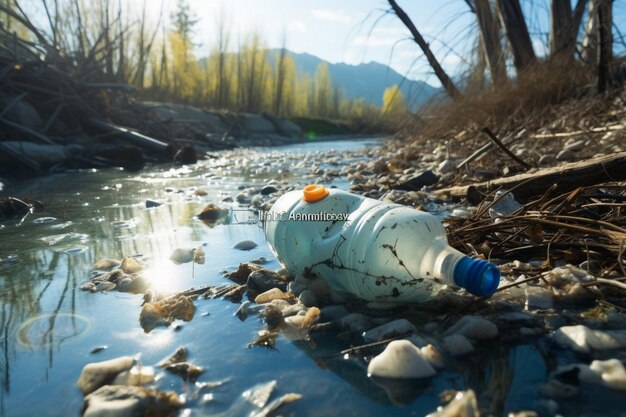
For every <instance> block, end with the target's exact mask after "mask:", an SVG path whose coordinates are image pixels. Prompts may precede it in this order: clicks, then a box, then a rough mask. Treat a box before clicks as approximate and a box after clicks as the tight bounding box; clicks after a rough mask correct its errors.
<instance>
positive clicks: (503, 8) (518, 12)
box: [498, 0, 537, 73]
mask: <svg viewBox="0 0 626 417" xmlns="http://www.w3.org/2000/svg"><path fill="white" fill-rule="evenodd" d="M498 14H499V17H500V22H501V24H502V27H503V28H504V30H505V31H506V35H507V38H508V40H509V44H510V45H511V51H512V53H513V63H514V64H515V68H516V69H517V72H518V73H519V72H521V71H523V70H524V69H525V68H526V67H528V66H529V65H530V64H532V63H534V62H535V61H536V59H537V58H536V56H535V51H534V49H533V44H532V42H531V41H530V35H529V33H528V27H527V26H526V21H525V20H524V14H523V13H522V8H521V7H520V3H519V0H498Z"/></svg>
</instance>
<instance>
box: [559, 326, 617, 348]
mask: <svg viewBox="0 0 626 417" xmlns="http://www.w3.org/2000/svg"><path fill="white" fill-rule="evenodd" d="M554 340H555V341H556V342H557V343H558V344H560V345H561V346H563V347H569V348H572V349H574V350H575V351H578V352H583V353H589V352H591V351H592V350H612V349H623V348H626V330H607V331H602V330H592V329H590V328H588V327H587V326H583V325H576V326H563V327H561V328H560V329H558V330H557V331H556V332H554Z"/></svg>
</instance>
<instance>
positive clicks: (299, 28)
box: [288, 19, 306, 33]
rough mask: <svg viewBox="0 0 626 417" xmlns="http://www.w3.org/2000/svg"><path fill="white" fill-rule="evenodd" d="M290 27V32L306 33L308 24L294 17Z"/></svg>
mask: <svg viewBox="0 0 626 417" xmlns="http://www.w3.org/2000/svg"><path fill="white" fill-rule="evenodd" d="M288 29H289V31H290V32H300V33H306V25H305V24H304V22H302V20H298V19H294V20H292V21H291V22H289V26H288Z"/></svg>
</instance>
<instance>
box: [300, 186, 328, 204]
mask: <svg viewBox="0 0 626 417" xmlns="http://www.w3.org/2000/svg"><path fill="white" fill-rule="evenodd" d="M303 191H304V201H306V202H307V203H314V202H316V201H320V200H323V199H324V198H326V196H327V195H328V194H329V192H328V188H326V187H324V186H323V185H318V184H311V185H307V186H306V187H304V190H303Z"/></svg>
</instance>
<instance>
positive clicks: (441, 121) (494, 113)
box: [421, 61, 593, 136]
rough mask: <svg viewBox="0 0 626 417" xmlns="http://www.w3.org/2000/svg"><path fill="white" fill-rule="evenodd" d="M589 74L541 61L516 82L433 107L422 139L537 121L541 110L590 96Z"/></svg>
mask: <svg viewBox="0 0 626 417" xmlns="http://www.w3.org/2000/svg"><path fill="white" fill-rule="evenodd" d="M592 92H593V77H592V74H591V73H590V72H589V71H588V70H587V69H586V68H584V67H583V66H581V65H580V64H578V63H576V62H574V61H551V62H541V63H538V64H536V65H534V66H533V67H532V68H530V69H528V70H527V71H526V72H525V73H524V74H523V75H522V76H521V77H520V78H519V79H517V80H516V81H513V82H510V83H508V84H505V85H501V86H497V87H495V88H490V89H488V90H485V91H483V92H481V93H478V94H474V95H471V96H466V97H464V98H462V99H460V100H457V101H455V102H452V103H444V104H440V105H437V106H432V107H431V108H430V109H429V110H428V115H427V118H428V120H429V121H428V122H427V123H426V124H425V125H424V127H423V129H422V131H421V133H422V134H423V135H425V136H432V135H441V134H446V133H448V134H454V133H458V132H460V131H462V130H465V129H482V128H483V127H486V126H487V127H489V126H497V127H498V130H503V129H504V130H508V129H507V128H509V129H510V128H512V127H514V126H519V125H520V124H522V123H525V122H527V121H529V120H536V121H540V120H541V119H542V117H541V116H542V115H543V114H544V110H545V109H546V108H549V107H550V106H553V105H555V104H560V103H563V102H564V101H566V100H568V99H580V98H582V97H585V96H591V95H592Z"/></svg>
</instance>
